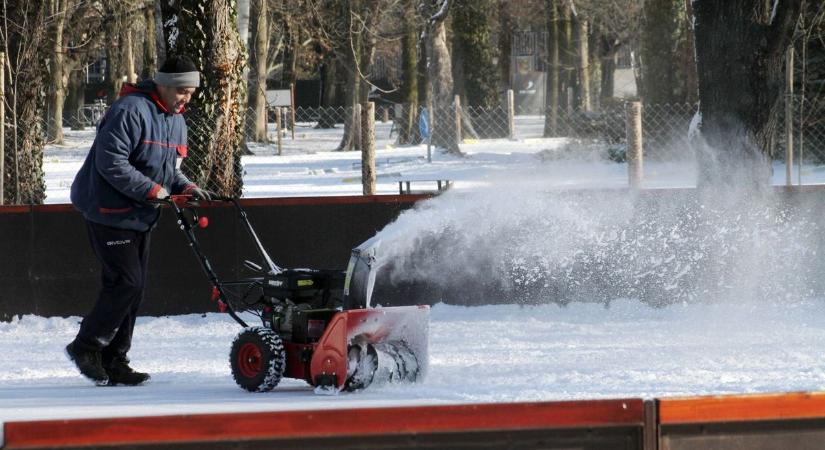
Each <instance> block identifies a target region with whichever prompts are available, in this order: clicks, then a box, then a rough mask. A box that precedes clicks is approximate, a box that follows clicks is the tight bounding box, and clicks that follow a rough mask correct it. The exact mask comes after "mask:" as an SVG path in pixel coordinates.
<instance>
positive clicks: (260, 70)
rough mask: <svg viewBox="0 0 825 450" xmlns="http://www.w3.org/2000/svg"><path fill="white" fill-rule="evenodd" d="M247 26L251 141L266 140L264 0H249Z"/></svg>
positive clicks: (266, 42) (266, 40)
mask: <svg viewBox="0 0 825 450" xmlns="http://www.w3.org/2000/svg"><path fill="white" fill-rule="evenodd" d="M249 16H250V26H249V69H250V70H249V109H250V110H251V118H252V119H254V124H255V126H254V131H253V133H252V136H250V137H251V138H252V140H253V141H255V142H266V123H267V112H266V72H267V61H266V54H267V49H268V44H269V33H268V29H269V27H268V20H267V4H266V0H251V4H250V10H249Z"/></svg>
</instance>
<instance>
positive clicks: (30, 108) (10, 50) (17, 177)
mask: <svg viewBox="0 0 825 450" xmlns="http://www.w3.org/2000/svg"><path fill="white" fill-rule="evenodd" d="M48 9H49V3H48V2H30V1H25V0H20V1H7V3H6V8H5V9H4V10H0V23H14V24H17V26H16V27H14V28H10V29H8V30H6V31H5V32H6V33H7V36H8V41H7V42H6V43H5V44H6V45H5V47H6V48H5V49H4V50H5V51H6V58H7V67H4V68H3V69H4V70H5V71H6V73H7V75H8V76H7V77H6V80H5V83H6V86H5V105H4V106H5V107H6V108H7V110H6V124H7V125H8V126H7V127H6V131H7V133H6V135H5V141H4V143H5V146H4V147H5V149H4V156H5V164H4V166H5V167H4V168H5V172H6V173H5V176H4V177H2V178H4V179H5V185H4V197H5V201H6V203H13V204H41V203H43V201H44V200H45V198H46V183H45V179H44V174H43V146H44V144H45V142H44V139H43V133H42V132H43V122H42V118H43V113H44V107H45V97H44V95H43V94H44V92H45V91H46V89H47V88H46V86H45V83H46V80H45V78H46V74H45V72H46V70H45V69H44V67H43V66H42V65H41V64H33V63H32V62H33V61H43V60H44V59H46V57H47V54H46V53H47V50H46V48H47V43H46V39H47V36H46V30H47V25H46V16H47V15H48V12H49V11H48ZM5 14H7V15H6V16H5V17H4V15H5ZM1 106H2V105H0V107H1Z"/></svg>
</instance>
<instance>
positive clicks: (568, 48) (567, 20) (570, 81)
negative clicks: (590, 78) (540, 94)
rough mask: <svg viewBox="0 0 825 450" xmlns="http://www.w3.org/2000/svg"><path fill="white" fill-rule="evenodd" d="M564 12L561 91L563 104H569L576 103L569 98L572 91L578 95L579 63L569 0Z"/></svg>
mask: <svg viewBox="0 0 825 450" xmlns="http://www.w3.org/2000/svg"><path fill="white" fill-rule="evenodd" d="M562 12H563V15H562V21H561V26H562V30H561V31H562V33H561V39H560V42H561V43H562V46H561V48H562V51H561V60H562V69H563V71H564V72H563V73H562V76H561V80H562V86H561V92H562V94H563V95H564V102H563V104H565V105H568V104H574V103H575V101H574V99H572V98H568V97H569V96H570V95H571V92H572V95H573V97H576V92H577V91H578V86H577V85H576V66H577V65H578V63H577V62H576V55H577V54H578V53H577V51H576V41H575V39H574V35H575V33H574V30H573V28H574V27H573V25H574V19H573V11H572V10H571V9H570V5H569V4H568V3H567V2H565V4H564V6H562ZM571 88H572V91H571Z"/></svg>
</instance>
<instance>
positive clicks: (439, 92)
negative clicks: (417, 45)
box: [424, 0, 462, 155]
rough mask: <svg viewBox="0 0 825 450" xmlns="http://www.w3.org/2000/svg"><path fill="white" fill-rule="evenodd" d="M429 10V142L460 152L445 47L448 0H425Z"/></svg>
mask: <svg viewBox="0 0 825 450" xmlns="http://www.w3.org/2000/svg"><path fill="white" fill-rule="evenodd" d="M425 2H426V3H428V6H429V8H427V9H424V10H425V11H427V10H430V11H432V16H430V17H429V18H428V20H427V30H426V36H427V37H426V41H425V42H426V44H427V59H428V64H427V68H428V76H429V79H430V85H431V89H432V103H433V111H432V122H433V129H432V130H431V132H432V142H433V144H434V145H435V146H436V147H440V148H442V149H444V151H446V152H448V153H454V154H458V155H461V154H462V153H461V149H460V148H459V146H458V136H457V135H456V128H455V126H454V124H453V123H452V121H451V120H450V118H451V117H453V115H452V113H453V100H454V99H453V75H452V67H451V63H450V51H449V49H448V48H447V28H446V26H445V23H444V19H446V17H447V14H448V12H449V9H450V0H425Z"/></svg>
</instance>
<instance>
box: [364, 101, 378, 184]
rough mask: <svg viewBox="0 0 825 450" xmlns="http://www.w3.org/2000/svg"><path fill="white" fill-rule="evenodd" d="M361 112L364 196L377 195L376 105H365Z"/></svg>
mask: <svg viewBox="0 0 825 450" xmlns="http://www.w3.org/2000/svg"><path fill="white" fill-rule="evenodd" d="M361 111H362V114H361V184H362V185H363V187H364V195H375V178H376V177H375V103H374V102H367V103H364V106H363V108H362V110H361Z"/></svg>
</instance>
